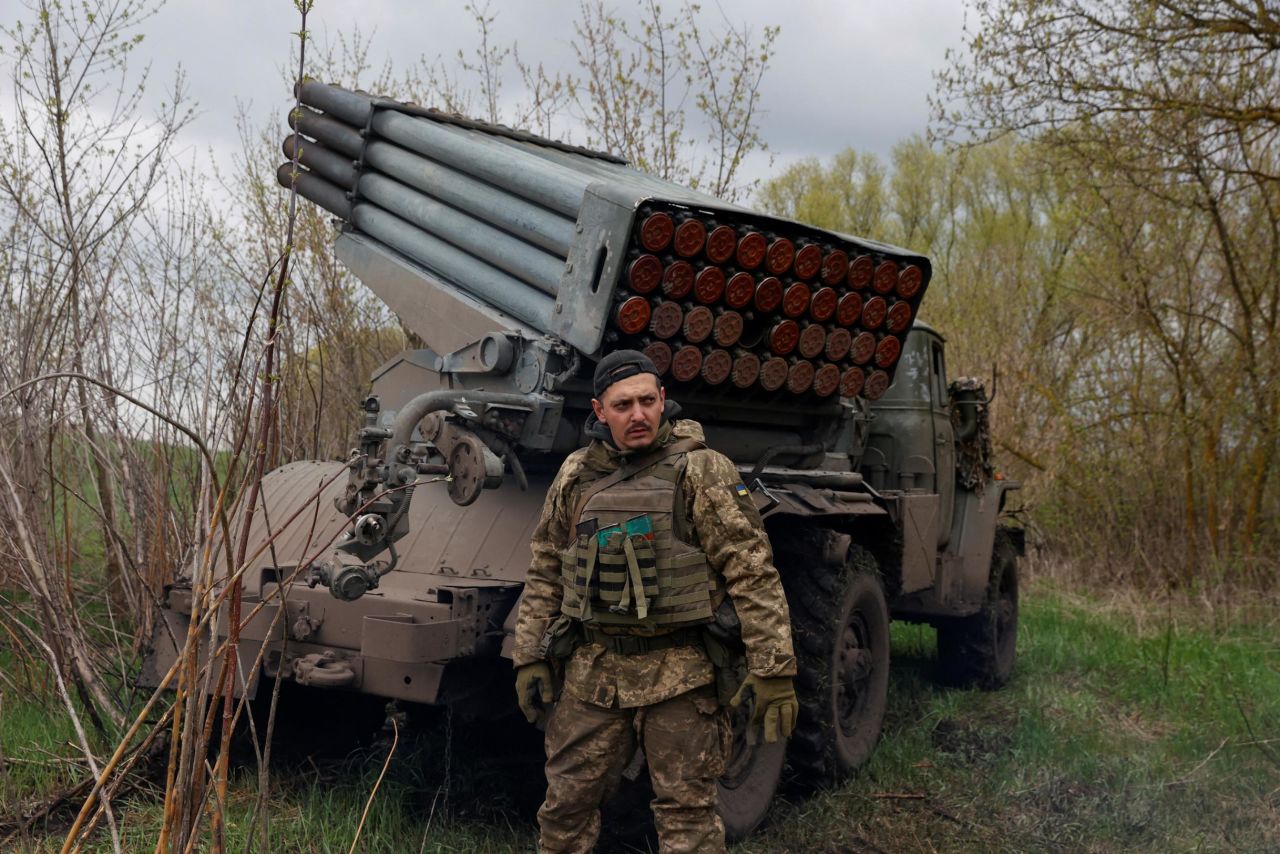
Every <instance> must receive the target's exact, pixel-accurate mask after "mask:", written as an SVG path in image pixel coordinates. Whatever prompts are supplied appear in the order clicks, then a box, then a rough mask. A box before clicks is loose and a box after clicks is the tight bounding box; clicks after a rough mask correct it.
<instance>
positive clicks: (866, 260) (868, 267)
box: [848, 255, 876, 291]
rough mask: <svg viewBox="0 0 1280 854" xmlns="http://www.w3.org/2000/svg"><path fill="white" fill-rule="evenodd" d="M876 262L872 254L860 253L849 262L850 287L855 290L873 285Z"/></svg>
mask: <svg viewBox="0 0 1280 854" xmlns="http://www.w3.org/2000/svg"><path fill="white" fill-rule="evenodd" d="M875 272H876V262H875V261H874V260H873V259H872V257H871V256H870V255H859V256H858V257H857V258H854V259H853V261H851V262H850V263H849V278H848V282H849V287H851V288H853V289H854V290H859V291H860V290H865V289H866V288H867V287H869V286H870V285H871V279H872V277H873V276H875Z"/></svg>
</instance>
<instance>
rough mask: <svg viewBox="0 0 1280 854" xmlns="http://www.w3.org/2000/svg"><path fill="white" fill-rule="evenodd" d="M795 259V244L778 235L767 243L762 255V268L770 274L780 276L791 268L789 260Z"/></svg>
mask: <svg viewBox="0 0 1280 854" xmlns="http://www.w3.org/2000/svg"><path fill="white" fill-rule="evenodd" d="M795 259H796V245H795V244H794V243H792V242H791V241H790V240H787V239H786V238H785V237H779V238H778V239H777V240H775V241H773V242H772V243H770V244H769V250H768V252H766V253H765V256H764V268H765V269H766V270H768V271H769V273H770V274H771V275H774V276H781V275H782V274H783V273H785V272H787V271H788V270H790V269H791V262H792V261H794V260H795Z"/></svg>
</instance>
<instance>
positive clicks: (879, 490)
mask: <svg viewBox="0 0 1280 854" xmlns="http://www.w3.org/2000/svg"><path fill="white" fill-rule="evenodd" d="M298 94H299V99H300V102H301V106H300V107H299V108H297V109H295V110H294V111H293V112H292V113H291V114H290V116H289V122H290V125H291V128H292V129H293V132H292V133H291V134H290V135H289V137H288V138H287V139H286V140H285V143H284V151H285V154H286V155H287V156H288V157H289V158H290V159H289V162H288V163H285V164H284V165H282V166H281V168H280V171H279V173H278V177H279V181H280V183H281V184H282V185H284V186H286V187H291V188H294V189H296V191H297V192H298V193H299V194H300V195H301V196H303V197H304V198H306V199H309V200H311V201H312V202H314V203H316V204H318V205H320V206H321V207H323V208H324V209H326V210H328V211H329V212H331V213H332V214H334V216H335V217H336V225H337V228H336V239H335V246H334V248H335V252H336V253H337V257H338V258H339V259H340V260H341V261H342V262H343V263H344V264H345V265H346V266H347V267H348V269H350V270H351V271H352V272H353V273H354V274H355V275H356V276H358V277H359V278H360V279H361V280H362V281H363V282H364V284H366V285H367V286H368V287H369V288H370V290H372V291H373V293H374V294H376V295H377V296H378V297H379V298H381V299H382V300H384V301H385V302H386V304H387V305H388V306H389V307H390V308H391V309H392V310H393V311H394V312H395V313H396V314H397V315H398V316H399V317H400V319H401V321H402V322H403V323H404V324H405V325H406V326H408V327H409V328H410V329H412V330H413V331H414V332H415V333H416V334H417V335H418V336H420V337H421V339H422V341H424V342H425V344H426V346H425V347H422V348H420V349H414V350H409V351H406V352H403V353H401V354H400V355H398V356H397V357H395V358H393V359H392V360H391V361H389V362H388V363H387V364H385V365H383V366H382V367H380V368H379V369H378V370H377V371H376V372H375V373H374V375H373V377H372V392H371V394H370V395H369V397H368V399H367V400H366V401H365V403H364V412H363V421H364V426H363V427H362V428H361V429H360V430H359V434H358V436H357V437H356V444H355V447H354V449H353V450H352V452H351V455H350V457H349V458H348V459H347V460H345V461H341V462H330V461H300V462H295V463H291V464H289V465H285V466H283V467H282V468H280V469H277V470H276V471H274V472H272V473H270V474H269V475H268V476H267V477H266V478H265V480H264V482H263V485H262V495H261V506H260V508H259V510H258V512H257V515H256V516H255V517H254V519H253V521H252V530H251V541H252V542H253V543H254V546H253V547H252V548H251V549H250V552H249V554H250V555H251V558H250V561H249V565H248V567H247V568H246V569H245V571H244V572H243V575H242V577H241V584H242V596H243V602H244V606H243V612H244V613H245V614H246V615H248V616H247V618H246V619H245V621H244V623H243V625H242V626H241V627H240V631H239V657H240V662H241V665H240V672H239V674H238V682H237V686H236V690H237V692H238V693H240V694H244V695H247V696H248V697H250V698H253V697H254V695H255V694H256V692H257V691H258V687H259V684H260V682H261V681H262V680H263V678H264V677H265V678H267V679H272V680H289V681H295V682H298V683H301V684H302V685H307V686H313V687H315V688H320V689H325V690H329V691H334V692H358V693H364V694H372V695H376V696H379V697H385V698H390V699H395V700H399V701H404V702H407V703H418V704H435V705H446V706H449V707H450V708H452V709H454V710H455V711H459V712H462V713H464V714H469V715H476V716H490V717H496V716H500V715H504V714H510V713H511V712H512V711H513V710H514V692H513V691H512V684H513V679H512V674H511V668H510V662H509V661H508V660H507V659H508V658H509V656H510V646H511V635H512V627H513V624H514V620H515V613H516V606H517V603H518V601H519V598H520V595H521V587H522V581H523V578H524V574H525V572H526V569H527V567H528V562H529V548H528V543H529V539H530V535H531V533H532V530H533V528H534V526H535V524H536V522H537V519H538V515H539V511H540V508H541V505H542V501H543V497H544V495H545V492H546V488H547V486H548V484H549V483H550V480H551V478H552V477H553V476H554V474H555V472H556V470H557V468H558V467H559V465H560V463H561V461H562V460H563V459H564V457H565V456H566V455H567V454H568V453H569V452H571V451H573V450H574V449H576V448H578V447H580V446H581V445H583V444H584V443H585V441H586V438H585V436H584V434H583V430H582V425H583V422H584V420H585V417H586V415H587V413H588V412H589V406H590V397H591V384H590V378H591V374H592V369H593V365H594V363H595V362H596V361H597V360H598V359H599V358H600V357H601V356H602V355H603V354H605V353H607V352H609V351H611V350H613V349H615V348H620V347H632V348H636V349H641V350H643V351H644V352H646V353H647V354H648V355H649V356H650V357H651V358H652V359H653V361H654V362H655V364H656V365H657V366H658V368H659V370H660V371H661V372H662V373H663V381H664V383H665V384H666V386H667V388H668V393H669V396H670V397H671V398H673V399H675V400H677V401H678V402H679V403H680V405H681V406H682V407H683V412H684V416H685V417H691V418H695V419H697V420H698V421H700V422H701V423H702V425H703V426H704V428H705V431H706V435H707V441H708V444H709V445H710V446H711V447H714V448H716V449H718V450H720V451H722V452H723V453H725V454H727V455H728V456H729V457H730V458H731V459H732V460H733V461H734V462H735V463H736V464H737V465H738V467H739V469H740V471H741V473H742V476H743V482H744V483H745V484H747V485H748V486H749V488H750V490H751V495H752V497H753V500H754V501H755V502H756V504H757V506H758V508H759V509H760V511H761V514H762V516H763V518H764V520H765V524H766V526H767V529H768V531H769V534H770V537H771V540H772V542H773V545H774V549H775V557H776V563H777V566H778V569H779V571H780V573H781V576H782V579H783V584H784V587H785V590H786V593H787V597H788V601H789V604H790V608H791V614H792V620H793V624H794V625H793V628H794V637H795V645H796V652H797V655H798V658H799V666H800V675H799V678H798V680H797V688H798V692H799V695H800V698H801V703H802V709H801V714H800V717H799V722H798V725H797V730H796V733H795V735H794V737H793V738H792V739H791V741H790V743H789V744H788V745H765V744H752V743H751V742H752V739H749V738H747V737H746V733H745V727H744V725H743V721H742V720H741V719H739V720H737V721H736V723H735V727H736V732H737V736H738V737H737V738H736V739H735V745H734V752H733V756H732V759H731V761H730V763H729V767H728V770H727V772H726V774H725V776H724V778H723V779H722V780H721V785H720V790H721V812H722V814H723V816H724V818H725V821H726V826H727V829H728V831H729V834H730V836H731V837H733V838H738V837H741V836H743V835H745V834H746V833H748V832H749V831H750V830H751V829H752V828H754V827H755V826H756V825H757V824H758V823H759V821H760V820H761V819H762V817H763V816H764V814H765V812H766V811H767V809H768V806H769V803H770V801H771V800H772V798H773V795H774V791H775V789H776V788H777V786H778V783H779V779H780V777H781V774H782V771H783V767H784V763H786V762H790V764H791V767H792V768H793V769H795V771H796V776H797V777H798V778H800V779H802V780H808V781H810V782H813V783H822V782H826V781H831V780H835V779H838V778H839V777H841V776H842V775H845V774H848V773H850V772H852V771H853V770H854V769H856V768H858V767H859V766H860V765H861V764H862V763H864V762H865V761H866V760H867V758H868V757H869V756H870V754H871V752H872V750H873V749H874V747H875V744H876V742H877V740H878V738H879V734H880V728H881V722H882V719H883V715H884V711H885V700H886V690H887V685H888V678H889V655H890V649H889V622H890V619H901V620H910V621H916V622H923V623H929V624H932V625H934V626H936V627H937V638H938V641H937V643H938V658H939V663H940V668H941V670H942V672H943V673H944V674H945V675H946V676H947V677H948V678H950V679H953V680H954V681H956V682H958V683H961V684H977V685H981V686H983V687H987V688H993V687H998V686H1000V685H1002V684H1003V683H1004V682H1005V681H1006V680H1007V679H1008V678H1009V676H1010V673H1011V672H1012V669H1013V666H1014V656H1015V646H1014V643H1015V634H1016V627H1017V618H1018V582H1017V556H1018V555H1019V554H1020V553H1021V552H1022V547H1023V542H1022V538H1021V534H1020V532H1019V530H1018V529H1017V528H1016V527H1012V526H1006V525H1005V524H1004V523H1003V522H1002V510H1003V507H1004V503H1005V497H1006V495H1007V494H1008V492H1009V491H1010V490H1011V489H1014V488H1016V484H1014V483H1012V482H1010V481H1008V480H1002V479H999V478H998V477H997V476H996V475H994V474H993V469H992V462H991V446H990V442H989V438H988V417H987V416H988V404H989V399H988V397H987V396H986V393H985V390H984V388H983V385H982V384H981V383H979V382H976V381H972V380H957V381H955V382H951V383H948V380H947V374H946V369H945V367H946V365H945V350H944V341H943V338H942V336H941V335H939V334H938V333H937V332H936V331H934V330H932V329H930V328H929V327H927V326H925V325H924V324H922V323H920V322H919V321H918V320H917V314H918V311H919V307H920V302H921V299H922V298H923V296H924V293H925V291H926V289H927V287H928V284H929V279H930V276H931V267H930V264H929V261H928V259H927V258H925V257H923V256H920V255H917V254H915V253H912V252H909V251H907V250H903V249H900V248H897V247H893V246H888V245H884V244H881V243H877V242H874V241H870V240H865V239H861V238H857V237H851V236H848V235H843V234H836V233H832V232H828V231H824V230H821V229H816V228H812V227H809V226H806V225H804V224H801V223H797V222H792V221H789V220H785V219H780V218H777V217H771V216H766V215H763V214H760V213H758V212H755V211H752V210H749V209H747V208H743V207H739V206H734V205H729V204H726V203H725V202H723V201H721V200H719V199H716V198H714V197H711V196H707V195H704V194H701V193H698V192H696V191H693V190H690V189H688V188H685V187H681V186H678V185H675V184H672V183H669V182H666V181H662V180H659V179H657V178H654V177H652V176H649V175H646V174H644V173H641V172H639V171H636V170H634V169H632V168H630V167H629V166H627V164H626V163H624V162H622V161H621V160H619V159H618V158H615V157H612V156H610V155H608V154H604V153H600V152H595V151H589V150H586V149H582V148H578V147H574V146H569V145H565V144H561V143H557V142H554V141H551V140H547V139H543V138H539V137H536V136H533V135H530V134H527V133H524V132H521V131H516V130H512V129H509V128H504V127H498V126H494V125H490V124H485V123H481V122H476V121H472V120H469V119H465V118H461V117H458V116H455V115H448V114H443V113H439V112H436V111H433V110H427V109H423V108H420V107H417V106H415V105H412V104H404V103H400V102H397V101H392V100H388V99H384V98H378V97H374V96H371V95H368V94H365V93H361V92H353V91H349V90H346V89H342V88H340V87H337V86H330V85H325V84H322V83H319V82H315V81H305V82H303V83H302V84H300V86H299V92H298ZM188 575H189V577H183V578H179V579H178V580H177V582H176V583H174V584H173V585H171V586H170V587H169V588H168V589H167V597H168V598H167V608H166V610H165V619H164V622H163V625H162V626H161V628H160V630H158V631H157V634H156V643H155V651H154V652H153V654H152V655H151V657H150V658H149V659H148V664H147V674H146V675H147V677H148V678H149V680H150V681H151V683H152V684H154V683H155V682H156V681H157V679H158V676H159V674H162V673H164V672H166V670H167V668H168V665H169V664H170V663H171V662H172V661H173V659H174V656H175V654H176V651H175V649H174V643H173V641H172V640H171V639H172V638H183V637H185V636H186V634H187V632H186V629H187V626H188V624H189V622H190V621H191V620H192V619H194V618H197V617H200V616H201V615H202V614H204V613H205V611H206V610H207V609H208V608H209V607H210V604H209V602H210V594H211V593H212V594H216V593H217V592H218V591H219V590H221V589H222V588H223V587H224V586H225V585H226V583H227V579H226V577H225V575H224V576H222V577H217V578H211V579H201V578H200V577H198V575H197V574H194V573H189V574H188ZM219 619H220V621H221V622H220V623H218V624H217V625H218V628H217V630H216V632H217V634H218V635H219V637H220V638H223V639H225V638H226V637H228V629H227V625H226V619H227V618H226V616H225V614H224V615H221V616H220V617H219ZM144 681H146V679H144ZM741 717H742V715H741V713H740V714H739V718H741ZM638 761H639V758H638ZM633 765H634V763H633ZM633 770H634V767H633Z"/></svg>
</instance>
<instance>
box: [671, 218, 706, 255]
mask: <svg viewBox="0 0 1280 854" xmlns="http://www.w3.org/2000/svg"><path fill="white" fill-rule="evenodd" d="M706 241H707V227H706V226H705V225H703V224H702V223H701V222H700V221H698V220H696V219H693V218H692V217H691V218H689V219H686V220H685V221H684V222H682V223H680V224H679V225H678V226H676V233H675V250H676V254H677V255H680V256H682V257H684V258H692V257H693V256H694V255H697V254H698V253H699V252H701V251H702V247H703V244H705V243H706Z"/></svg>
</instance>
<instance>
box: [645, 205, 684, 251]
mask: <svg viewBox="0 0 1280 854" xmlns="http://www.w3.org/2000/svg"><path fill="white" fill-rule="evenodd" d="M675 230H676V227H675V223H673V222H672V221H671V216H670V215H669V214H665V213H656V214H650V215H649V216H648V217H646V218H645V221H644V222H643V223H641V225H640V245H641V246H643V247H644V248H645V249H647V250H649V251H650V252H661V251H662V250H663V249H666V248H667V247H668V246H670V245H671V235H672V233H674V232H675Z"/></svg>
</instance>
